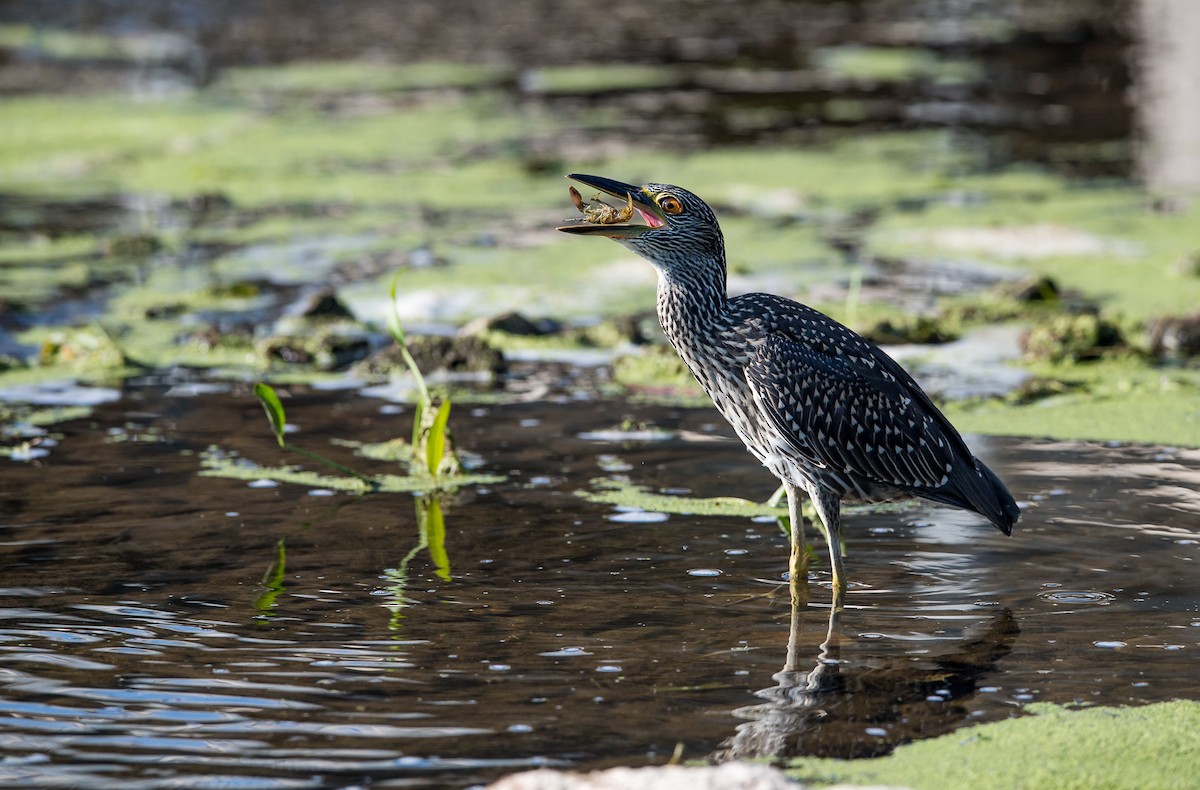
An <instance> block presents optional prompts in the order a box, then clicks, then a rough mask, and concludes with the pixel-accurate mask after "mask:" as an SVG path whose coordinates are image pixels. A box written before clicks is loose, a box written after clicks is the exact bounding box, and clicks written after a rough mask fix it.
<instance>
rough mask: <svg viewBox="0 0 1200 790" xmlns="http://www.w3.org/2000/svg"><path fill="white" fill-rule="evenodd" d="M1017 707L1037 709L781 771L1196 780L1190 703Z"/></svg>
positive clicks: (850, 776) (863, 776)
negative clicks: (874, 752)
mask: <svg viewBox="0 0 1200 790" xmlns="http://www.w3.org/2000/svg"><path fill="white" fill-rule="evenodd" d="M1024 710H1025V711H1026V712H1028V713H1033V714H1035V715H1033V716H1022V717H1020V718H1015V719H1007V720H1005V721H998V722H994V723H992V724H983V725H980V726H978V727H969V728H966V729H961V730H956V731H955V732H951V733H948V734H946V735H942V736H940V737H938V738H930V739H927V740H922V741H916V742H914V743H909V744H905V745H903V746H900V747H898V748H897V749H896V750H895V751H894V752H893V753H892V754H890V755H888V756H887V757H880V758H875V759H868V760H835V759H828V758H803V759H800V760H795V761H793V762H792V763H791V767H790V769H789V771H788V773H789V775H790V776H792V777H793V778H795V779H799V780H801V781H803V782H805V783H806V784H807V783H812V784H819V785H824V784H843V783H844V784H853V785H888V786H902V787H910V788H913V789H914V790H926V788H930V789H932V788H938V790H940V789H941V788H946V787H970V788H972V790H993V789H994V790H1001V788H1003V789H1004V790H1008V788H1014V787H1039V788H1055V789H1056V790H1098V788H1104V790H1126V789H1128V790H1141V788H1148V787H1163V788H1165V787H1195V786H1196V785H1197V784H1198V783H1200V738H1197V737H1196V730H1197V727H1200V703H1198V702H1194V701H1191V700H1175V701H1172V702H1160V703H1157V704H1154V705H1146V706H1144V707H1140V708H1100V707H1097V708H1084V709H1072V708H1066V707H1061V706H1058V705H1051V704H1048V703H1038V704H1033V705H1027V706H1026V707H1025V708H1024ZM1014 755H1019V759H1014ZM1114 755H1120V757H1119V759H1113V756H1114Z"/></svg>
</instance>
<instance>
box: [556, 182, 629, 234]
mask: <svg viewBox="0 0 1200 790" xmlns="http://www.w3.org/2000/svg"><path fill="white" fill-rule="evenodd" d="M569 189H570V191H571V202H572V203H574V204H575V208H577V209H579V213H580V214H582V215H583V218H584V219H585V220H586V221H588V222H590V223H592V224H594V225H617V224H619V223H622V222H628V221H629V220H630V219H632V218H633V195H626V201H627V202H626V204H625V205H624V206H621V207H620V208H617V207H616V206H610V205H609V204H607V203H605V202H604V201H603V200H601V199H600V195H599V194H598V193H597V195H596V197H594V198H593V199H592V200H590V201H588V202H587V203H584V202H583V196H582V195H580V194H579V190H578V189H576V188H575V187H569Z"/></svg>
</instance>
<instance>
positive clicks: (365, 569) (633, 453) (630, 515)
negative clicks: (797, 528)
mask: <svg viewBox="0 0 1200 790" xmlns="http://www.w3.org/2000/svg"><path fill="white" fill-rule="evenodd" d="M196 391H197V390H195V389H188V388H176V389H174V390H169V389H168V387H167V386H165V385H160V384H148V385H146V386H141V387H129V388H127V389H126V390H125V392H124V397H123V398H122V399H121V400H119V401H117V402H114V403H108V404H104V405H101V406H99V407H98V409H97V411H96V413H95V414H94V415H93V417H91V418H89V419H85V420H80V421H76V422H73V423H68V424H65V425H64V426H58V427H56V428H55V432H56V433H58V434H60V436H59V437H58V439H57V443H49V444H50V445H51V446H48V447H44V448H43V449H48V450H49V453H48V455H46V456H44V457H43V458H41V459H39V460H38V461H37V462H36V463H15V462H11V461H4V462H3V464H4V465H3V467H2V468H3V477H2V478H0V492H2V496H3V501H2V504H0V552H3V553H2V555H0V556H2V557H3V559H2V562H3V567H4V577H3V589H2V590H0V594H2V595H3V598H2V599H0V605H2V607H3V608H0V683H2V686H3V691H2V692H0V709H2V712H0V715H2V716H3V722H2V723H0V752H2V753H3V755H4V761H3V762H2V763H0V780H2V781H4V782H6V783H12V782H15V781H17V780H18V779H24V780H27V781H29V782H31V783H35V782H36V783H38V786H60V787H67V786H70V787H83V788H87V787H111V786H113V785H114V784H115V783H118V782H120V783H121V784H122V786H125V787H136V788H165V787H178V786H184V785H186V786H189V787H217V786H219V787H224V788H242V787H245V788H265V787H272V788H273V787H342V786H347V785H355V784H362V783H365V782H371V783H372V786H381V787H399V786H404V787H408V786H453V785H470V784H472V783H478V782H482V781H486V780H489V779H491V778H494V777H496V776H498V775H500V774H502V773H505V772H508V771H511V770H515V769H519V768H523V767H528V766H534V765H543V764H563V765H572V766H581V767H593V766H600V765H608V764H615V763H623V764H638V763H643V762H651V763H661V762H665V761H666V760H667V759H668V758H669V756H670V755H671V753H672V752H673V751H674V750H675V748H676V745H677V744H682V745H683V749H684V754H685V756H686V757H689V758H699V757H703V756H705V755H708V754H714V753H715V754H717V755H720V756H728V755H739V756H746V755H752V754H753V755H785V754H817V755H840V756H865V755H871V754H880V753H884V752H886V751H888V750H889V749H890V748H891V747H892V746H894V745H896V744H898V743H902V742H904V741H907V740H911V739H914V738H921V737H928V736H932V735H936V734H939V733H942V732H946V731H949V730H951V729H954V728H956V727H960V726H963V725H965V724H969V723H972V722H976V721H981V720H994V719H998V718H1003V717H1008V716H1013V715H1017V714H1018V712H1019V710H1020V707H1021V706H1022V705H1023V704H1024V703H1026V702H1028V701H1033V700H1037V701H1054V702H1083V703H1091V704H1105V705H1113V704H1139V703H1144V702H1150V701H1156V700H1164V699H1171V698H1176V697H1185V698H1200V678H1198V677H1197V675H1196V673H1195V671H1194V666H1195V659H1194V655H1195V653H1196V651H1197V650H1200V611H1198V609H1200V595H1198V594H1197V593H1196V591H1195V586H1194V584H1191V583H1190V581H1191V579H1192V577H1193V573H1194V569H1193V563H1194V562H1195V559H1196V557H1197V555H1198V554H1200V518H1198V515H1200V498H1198V496H1197V494H1196V491H1197V488H1198V487H1197V483H1198V482H1200V452H1197V451H1185V450H1164V449H1162V448H1146V447H1104V446H1097V445H1087V444H1070V443H1061V442H1053V443H1052V442H1044V441H1015V440H991V439H978V438H977V439H975V440H974V446H975V447H976V449H977V451H978V452H979V453H980V454H981V455H983V456H984V457H985V458H987V459H988V461H989V462H990V463H991V464H992V465H993V466H994V468H996V469H997V471H998V472H999V473H1000V474H1001V475H1002V476H1003V477H1004V478H1005V479H1006V480H1007V481H1008V482H1009V484H1010V486H1011V487H1012V489H1013V491H1014V492H1015V493H1016V495H1017V496H1018V498H1019V499H1021V500H1023V501H1024V502H1026V503H1027V509H1026V512H1025V515H1024V517H1023V520H1022V522H1021V524H1020V525H1019V526H1018V530H1017V532H1016V534H1015V535H1014V536H1013V537H1012V538H1005V537H1004V536H1002V535H1000V534H999V533H997V532H996V531H994V530H992V529H991V528H990V527H988V526H986V525H985V524H983V523H981V521H980V520H979V519H977V518H975V517H973V516H971V515H968V514H964V513H961V512H958V511H953V510H948V509H944V508H939V507H933V506H924V505H922V506H919V507H914V508H911V509H905V510H902V511H900V512H863V511H859V512H853V513H851V514H850V515H849V516H848V517H847V532H848V536H849V538H848V549H849V556H848V569H849V574H850V577H851V580H852V582H853V588H852V589H851V591H850V593H849V595H848V607H847V609H846V610H845V611H844V613H843V614H842V615H841V617H840V621H839V622H837V623H835V624H834V625H833V628H832V636H831V637H828V638H827V629H829V627H830V625H829V621H828V617H829V609H828V606H827V604H828V600H829V591H828V589H827V588H825V587H823V586H822V585H821V582H822V581H823V580H824V579H825V578H827V577H826V574H825V573H824V566H823V564H822V563H817V564H816V565H815V566H814V569H813V585H812V592H811V599H810V603H809V605H808V607H807V608H804V609H801V610H800V611H798V612H796V613H795V616H794V617H793V616H792V613H790V611H789V606H788V603H787V602H788V597H787V592H786V588H785V587H783V586H782V578H783V576H782V574H783V572H784V570H785V568H786V541H785V539H784V538H783V536H782V535H781V534H780V532H779V530H778V528H777V527H776V525H775V524H774V523H763V522H761V521H752V520H749V519H745V518H724V517H699V516H680V515H669V516H667V517H665V518H663V517H662V516H645V515H641V514H639V513H638V512H637V511H636V510H634V511H630V510H628V509H625V510H624V511H621V510H618V509H617V508H614V507H613V506H609V505H600V504H590V503H588V502H586V501H584V500H582V499H580V498H579V497H577V496H575V494H574V492H575V491H577V490H580V489H586V488H588V487H589V486H590V485H591V481H592V480H593V479H594V478H597V477H605V476H613V475H626V476H628V477H629V478H631V479H632V480H633V481H634V482H636V483H640V484H645V485H648V486H650V487H651V488H654V489H657V490H663V489H671V490H678V489H690V490H691V493H692V494H694V495H697V496H717V495H735V496H743V497H747V498H750V499H756V500H761V499H765V498H766V497H767V496H768V495H769V494H770V493H771V490H772V488H773V485H772V480H771V479H770V478H769V476H768V475H767V474H766V473H765V472H764V471H762V470H761V469H759V468H757V467H756V466H755V465H754V463H753V462H752V461H751V460H750V459H749V457H748V456H747V455H746V454H745V453H744V451H743V450H742V449H741V448H740V446H739V445H738V444H737V443H736V442H733V441H729V440H721V439H722V437H727V436H728V434H727V430H726V429H725V428H724V426H723V425H720V424H719V422H718V419H717V417H716V414H715V412H713V411H711V410H686V409H672V408H664V407H659V406H646V405H636V404H629V403H621V402H611V401H593V400H572V399H570V398H564V399H562V400H561V402H555V403H546V402H540V403H529V404H509V405H488V406H477V407H472V406H467V405H463V404H459V406H458V407H457V409H456V414H455V417H454V425H455V428H456V431H457V438H458V441H459V444H460V445H461V447H462V448H463V449H466V450H469V451H471V452H474V453H478V454H479V455H480V456H481V457H482V459H483V464H484V465H483V469H484V470H485V471H491V472H496V473H499V474H503V475H506V476H507V479H506V481H505V482H503V483H500V484H496V485H490V486H487V487H482V488H475V489H467V490H463V491H461V492H460V493H458V494H457V495H456V496H455V497H454V498H453V499H452V500H450V501H448V502H447V503H446V505H445V523H446V549H447V552H448V555H449V564H450V569H451V580H450V581H444V580H442V579H441V578H439V576H438V574H437V569H436V567H435V565H434V564H433V563H432V562H431V561H430V558H429V555H428V554H427V553H425V552H421V553H418V554H417V555H415V557H414V558H413V559H412V560H411V561H410V562H408V563H404V562H403V560H404V558H405V556H406V555H408V554H409V553H410V551H411V550H412V549H413V547H414V546H415V545H416V544H417V534H416V533H417V520H416V519H417V516H416V512H415V509H414V505H415V503H417V500H416V499H414V498H412V497H409V496H402V495H372V496H366V497H352V496H347V495H342V494H333V495H319V492H314V491H309V490H307V489H304V488H302V487H298V486H282V485H281V486H277V487H272V488H263V487H253V486H248V485H247V484H246V483H244V482H241V481H235V480H228V479H221V478H210V477H201V476H198V475H197V471H198V469H199V459H198V457H197V454H198V453H200V452H202V451H204V450H205V449H206V448H207V447H209V446H210V445H213V444H215V445H219V446H220V447H221V448H223V449H224V450H226V451H238V452H241V453H242V454H243V455H245V456H246V457H248V458H252V459H254V460H256V461H259V462H262V463H266V464H273V463H278V462H279V461H280V460H285V461H288V462H294V461H295V460H296V459H287V458H283V457H282V456H281V454H280V451H278V450H277V449H276V448H275V447H274V445H273V442H272V440H271V437H270V435H269V432H268V429H267V426H266V422H265V420H264V418H263V416H262V412H261V409H260V408H259V406H258V405H257V403H256V402H255V401H254V400H253V398H252V397H251V396H250V395H249V393H248V392H245V391H236V390H235V391H232V392H225V393H223V392H209V393H207V394H201V395H200V396H195V395H191V396H189V395H188V394H187V393H189V392H191V393H194V392H196ZM201 392H202V390H201ZM169 393H170V394H169ZM286 403H287V406H288V411H289V417H290V419H291V420H293V421H294V422H295V423H296V424H297V425H299V426H300V431H299V432H298V433H297V434H295V435H294V436H293V437H292V438H293V439H294V441H295V442H296V443H298V444H301V445H302V446H307V447H311V448H314V449H320V450H322V451H325V450H326V449H328V451H329V453H330V454H331V455H334V456H335V457H339V458H344V459H347V460H348V459H349V458H350V456H349V454H348V451H345V450H344V449H343V448H340V447H337V446H332V445H329V446H327V440H328V439H329V438H331V437H337V438H344V439H354V440H361V441H378V440H380V439H382V438H386V437H388V436H392V435H397V434H402V433H404V432H406V430H407V421H408V415H407V414H405V413H402V414H399V415H396V414H389V413H387V412H392V411H394V410H395V409H394V407H388V406H387V405H385V404H382V402H381V401H378V400H375V399H369V398H363V397H359V396H356V395H354V394H352V393H349V392H343V393H309V392H304V391H297V392H296V393H295V396H294V397H292V398H291V399H289V400H288V401H286ZM381 409H382V411H381ZM626 421H628V424H631V425H635V426H636V425H639V424H641V423H645V424H646V425H647V426H653V427H656V428H659V429H663V430H665V431H667V432H669V434H668V435H667V436H666V437H664V436H663V435H662V434H661V433H659V432H646V431H640V432H637V433H622V432H610V429H612V428H614V427H615V426H618V425H621V424H622V423H623V422H626ZM582 435H586V436H582ZM355 463H356V465H357V466H359V467H362V468H364V469H366V470H367V471H382V470H383V469H384V465H382V464H380V465H374V464H372V463H371V462H367V461H362V460H361V459H355ZM281 538H283V539H285V546H286V558H285V559H286V563H285V566H284V568H283V572H282V573H278V572H277V571H278V570H279V566H278V558H279V550H278V541H279V540H280V539H281ZM817 548H818V556H819V557H820V556H823V547H821V546H818V547H817ZM272 569H274V570H275V571H276V572H275V573H272ZM402 571H407V578H406V579H405V578H402V576H403V573H402ZM793 625H794V626H795V627H794V629H793V628H792V626H793ZM791 630H794V640H793V644H792V650H791V653H790V654H789V631H791ZM785 668H786V669H787V670H788V671H782V672H781V670H784V669H785Z"/></svg>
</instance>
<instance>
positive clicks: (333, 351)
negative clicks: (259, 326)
mask: <svg viewBox="0 0 1200 790" xmlns="http://www.w3.org/2000/svg"><path fill="white" fill-rule="evenodd" d="M258 351H259V354H261V355H262V356H263V358H265V359H266V360H268V361H272V360H279V361H282V362H286V363H288V364H290V365H312V366H313V367H316V368H318V369H320V370H339V369H341V368H345V367H347V366H349V365H351V364H353V363H355V362H357V361H359V360H361V359H365V358H366V356H367V355H368V354H369V353H370V352H371V341H370V338H369V337H368V336H367V334H366V333H365V332H362V331H355V330H350V329H347V328H346V327H344V326H343V327H341V328H339V327H330V328H328V329H324V330H317V331H314V332H312V333H308V334H293V335H276V336H274V337H270V338H267V339H266V340H264V341H262V342H261V343H259V344H258Z"/></svg>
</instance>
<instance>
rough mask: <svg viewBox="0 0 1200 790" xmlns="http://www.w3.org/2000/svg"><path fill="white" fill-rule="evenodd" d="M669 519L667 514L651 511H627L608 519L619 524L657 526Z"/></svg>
mask: <svg viewBox="0 0 1200 790" xmlns="http://www.w3.org/2000/svg"><path fill="white" fill-rule="evenodd" d="M668 518H670V515H668V514H667V513H656V512H654V511H651V510H629V511H626V512H624V513H616V514H614V515H611V516H609V517H608V520H609V521H616V522H617V523H619V524H657V523H659V522H662V521H666V520H667V519H668Z"/></svg>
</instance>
